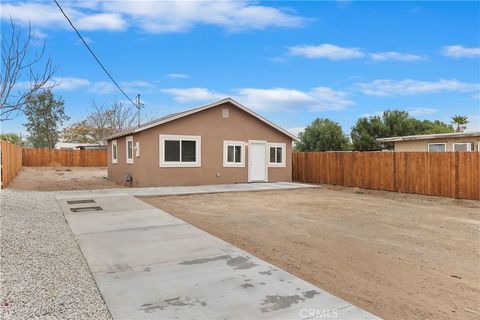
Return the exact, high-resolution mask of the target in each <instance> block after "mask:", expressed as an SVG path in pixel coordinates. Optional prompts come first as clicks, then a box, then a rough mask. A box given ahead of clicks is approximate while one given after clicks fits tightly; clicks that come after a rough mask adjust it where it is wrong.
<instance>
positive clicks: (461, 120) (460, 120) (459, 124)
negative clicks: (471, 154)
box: [451, 115, 468, 132]
mask: <svg viewBox="0 0 480 320" xmlns="http://www.w3.org/2000/svg"><path fill="white" fill-rule="evenodd" d="M451 123H452V124H453V125H455V126H456V128H455V132H463V130H464V129H465V128H466V127H467V123H468V117H467V116H460V115H454V116H453V117H452V121H451Z"/></svg>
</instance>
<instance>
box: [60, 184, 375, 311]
mask: <svg viewBox="0 0 480 320" xmlns="http://www.w3.org/2000/svg"><path fill="white" fill-rule="evenodd" d="M264 187H268V185H267V184H265V185H264ZM276 187H278V188H283V187H284V186H282V185H277V186H276ZM287 187H288V186H287ZM225 189H227V188H225V187H223V186H222V187H219V186H217V187H209V188H208V189H202V190H204V191H205V192H215V191H212V190H225ZM252 189H255V188H250V190H252ZM206 190H209V191H206ZM190 191H191V189H189V188H187V187H186V188H183V189H181V192H190ZM236 191H238V190H236ZM220 192H224V191H220ZM84 198H85V199H93V200H94V201H95V205H98V206H101V207H102V209H103V210H102V211H95V212H83V213H74V212H72V211H71V210H70V208H72V207H75V208H77V207H82V206H90V205H92V204H91V203H89V204H83V205H82V204H71V205H69V204H68V203H67V201H69V200H71V199H77V200H78V199H84ZM57 201H58V203H59V205H60V207H61V208H62V210H63V212H64V214H65V217H66V219H67V221H68V223H69V225H70V226H71V228H72V231H73V233H74V234H75V236H76V239H77V241H78V243H79V246H80V248H81V251H82V253H83V254H84V256H85V258H86V260H87V263H88V265H89V267H90V269H91V271H92V273H93V275H94V278H95V281H96V283H97V286H98V287H99V289H100V292H101V293H102V295H103V297H104V300H105V302H106V304H107V306H108V308H109V310H110V312H111V314H112V316H113V318H114V319H315V318H317V319H318V318H323V319H325V318H336V319H377V317H375V316H374V315H372V314H370V313H368V312H366V311H364V310H361V309H359V308H357V307H356V306H353V305H352V304H350V303H348V302H346V301H344V300H342V299H339V298H338V297H335V296H333V295H331V294H329V293H327V292H325V291H323V290H321V289H320V288H318V287H315V286H314V285H312V284H310V283H307V282H305V281H303V280H301V279H299V278H297V277H295V276H293V275H291V274H289V273H287V272H285V271H283V270H281V269H279V268H276V267H275V266H273V265H271V264H269V263H267V262H265V261H263V260H261V259H259V258H257V257H255V256H253V255H250V254H248V253H246V252H245V251H243V250H240V249H239V248H236V247H235V246H232V245H230V244H228V243H226V242H224V241H223V240H221V239H218V238H216V237H214V236H212V235H210V234H208V233H206V232H204V231H202V230H200V229H198V228H195V227H193V226H191V225H189V224H188V223H186V222H184V221H182V220H179V219H177V218H175V217H173V216H171V215H169V214H167V213H165V212H163V211H161V210H159V209H156V208H154V207H152V206H150V205H148V204H146V203H144V202H142V201H140V200H138V199H136V198H134V197H132V196H130V195H126V194H114V195H110V196H107V195H99V196H97V195H92V194H81V195H78V194H77V195H75V196H74V197H68V196H67V195H62V196H58V197H57Z"/></svg>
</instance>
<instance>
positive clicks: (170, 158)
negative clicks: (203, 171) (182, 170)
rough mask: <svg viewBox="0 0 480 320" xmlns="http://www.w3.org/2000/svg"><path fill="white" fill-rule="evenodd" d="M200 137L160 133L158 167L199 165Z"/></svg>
mask: <svg viewBox="0 0 480 320" xmlns="http://www.w3.org/2000/svg"><path fill="white" fill-rule="evenodd" d="M200 166H201V162H200V137H199V136H174V135H162V134H161V135H160V167H200Z"/></svg>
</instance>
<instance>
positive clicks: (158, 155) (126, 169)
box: [107, 98, 296, 187]
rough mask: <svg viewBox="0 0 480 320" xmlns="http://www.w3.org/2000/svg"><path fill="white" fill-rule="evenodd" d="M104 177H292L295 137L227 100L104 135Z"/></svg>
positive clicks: (185, 180)
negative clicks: (105, 163)
mask: <svg viewBox="0 0 480 320" xmlns="http://www.w3.org/2000/svg"><path fill="white" fill-rule="evenodd" d="M107 140H108V149H107V150H108V178H109V180H111V181H114V182H116V183H118V184H125V183H127V181H128V180H130V183H129V184H131V185H132V186H135V187H137V186H141V187H146V186H179V185H202V184H222V183H237V182H266V181H291V180H292V142H293V140H296V137H295V136H294V135H293V134H291V133H289V132H288V131H286V130H284V129H282V128H280V127H279V126H277V125H276V124H274V123H273V122H270V121H268V120H267V119H265V118H263V117H261V116H259V115H258V114H256V113H254V112H253V111H251V110H249V109H248V108H246V107H244V106H243V105H241V104H240V103H238V102H236V101H234V100H233V99H231V98H226V99H223V100H220V101H217V102H214V103H212V104H208V105H205V106H201V107H198V108H195V109H191V110H187V111H184V112H179V113H174V114H171V115H168V116H165V117H162V118H160V119H157V120H154V121H151V122H149V123H147V124H145V125H142V126H140V127H138V128H133V129H130V130H128V131H125V132H122V133H119V134H116V135H114V136H111V137H109V138H108V139H107Z"/></svg>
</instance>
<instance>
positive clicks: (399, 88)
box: [1, 0, 480, 133]
mask: <svg viewBox="0 0 480 320" xmlns="http://www.w3.org/2000/svg"><path fill="white" fill-rule="evenodd" d="M60 3H61V4H62V5H63V7H64V9H65V11H66V12H67V14H68V15H69V16H70V17H71V18H72V20H73V22H74V24H75V25H76V26H77V27H78V29H79V30H80V32H81V33H82V34H83V35H84V36H85V37H86V39H87V41H88V42H89V44H90V46H91V47H92V48H93V50H94V51H95V52H96V53H97V55H98V56H99V57H100V59H101V60H102V61H103V62H104V64H105V65H106V66H107V68H108V69H109V71H110V72H111V73H112V75H113V76H114V78H116V79H117V80H118V82H120V83H121V85H122V87H123V88H124V89H125V90H126V91H127V93H128V94H129V96H131V97H132V98H133V97H134V96H135V95H136V94H141V95H142V99H143V100H144V103H145V105H146V108H145V109H144V110H143V113H144V115H146V116H148V117H156V116H161V115H164V114H167V113H171V112H174V111H180V110H183V109H187V108H190V107H195V106H198V105H201V104H204V103H208V102H211V101H214V100H217V99H221V98H223V97H225V96H231V97H233V98H235V99H237V100H238V101H239V102H241V103H243V104H245V105H246V106H247V107H249V108H251V109H253V110H255V111H257V112H258V113H260V114H261V115H263V116H265V117H267V118H268V119H270V120H273V121H275V122H276V123H278V124H279V125H281V126H282V127H284V128H287V129H290V130H291V131H293V132H295V133H296V132H298V131H299V130H301V128H303V127H304V126H305V125H307V124H308V123H310V122H311V121H312V120H313V119H315V118H317V117H326V118H330V119H332V120H334V121H337V122H339V123H340V124H341V125H342V127H343V128H344V130H345V132H347V133H349V132H350V129H351V127H352V125H353V124H354V123H355V121H356V119H358V118H359V117H361V116H364V115H375V114H378V113H379V112H382V111H383V110H385V109H392V108H396V109H403V110H407V111H409V112H411V113H412V114H413V115H414V116H416V117H417V118H420V119H439V120H443V121H449V119H450V117H451V116H452V115H454V114H462V115H467V116H468V117H469V119H470V121H471V122H470V124H469V127H468V129H469V130H480V121H479V118H480V3H479V2H476V1H475V2H473V1H472V2H418V1H417V2H359V1H358V2H357V1H336V2H333V1H332V2H312V1H309V2H289V1H281V2H275V1H268V2H258V1H257V2H250V1H217V2H212V1H173V0H171V1H163V2H161V1H121V2H118V1H117V2H115V1H102V2H100V1H60ZM1 6H2V10H1V18H2V24H1V26H2V35H3V33H4V32H7V31H8V28H7V27H8V24H7V23H8V19H9V17H10V16H11V17H12V19H13V20H14V21H15V22H16V23H17V24H18V25H20V26H25V25H26V24H27V23H28V21H30V23H31V26H32V29H34V30H35V32H36V40H37V41H36V43H41V42H42V41H43V40H46V41H47V51H48V54H49V55H50V56H51V57H52V59H53V60H54V62H55V64H57V65H58V67H59V69H58V72H57V74H56V76H57V77H58V78H62V79H63V80H62V83H61V85H59V86H58V87H57V88H56V89H55V92H56V94H58V95H61V96H62V97H63V99H64V100H65V105H66V112H67V114H68V115H69V116H70V117H71V121H70V122H69V123H73V122H75V121H78V120H80V119H82V117H84V116H85V115H86V113H88V111H89V109H90V108H91V101H93V100H94V101H96V102H97V103H103V102H107V103H108V102H111V101H113V100H114V99H118V100H123V99H124V98H123V97H122V95H121V94H120V93H119V92H118V91H117V90H116V89H115V88H114V86H113V85H112V83H111V82H109V80H108V78H107V77H106V75H105V74H104V73H103V71H102V70H101V69H100V68H99V66H98V65H97V64H96V63H95V61H94V60H93V58H92V57H91V56H90V54H89V53H88V52H87V50H86V48H85V47H84V46H83V45H82V44H81V43H80V41H79V39H78V38H77V36H76V35H75V34H74V33H73V31H72V30H71V29H70V28H69V26H68V25H67V24H66V21H65V19H64V18H63V16H62V15H61V14H60V12H59V11H58V9H57V8H56V7H55V5H54V4H53V2H50V1H26V2H24V1H13V2H9V1H2V4H1ZM24 122H25V119H23V118H22V117H18V118H17V119H15V120H13V121H6V122H4V123H2V131H3V132H10V131H16V132H24V127H23V126H22V124H23V123H24Z"/></svg>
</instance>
